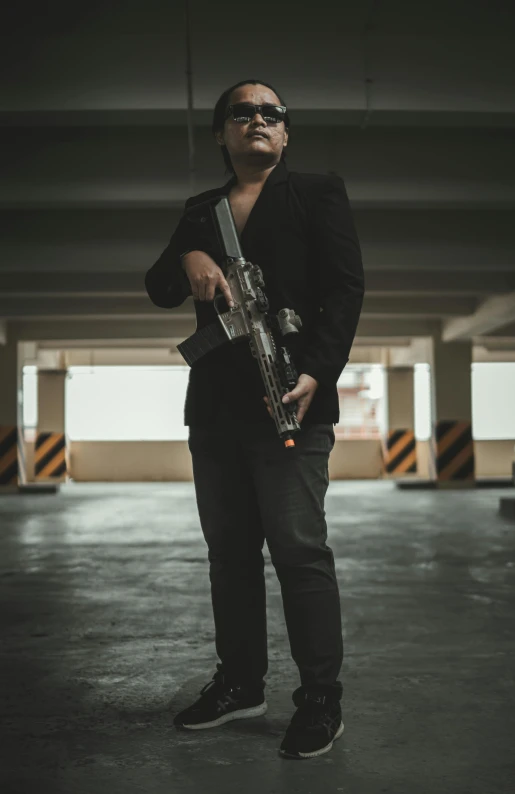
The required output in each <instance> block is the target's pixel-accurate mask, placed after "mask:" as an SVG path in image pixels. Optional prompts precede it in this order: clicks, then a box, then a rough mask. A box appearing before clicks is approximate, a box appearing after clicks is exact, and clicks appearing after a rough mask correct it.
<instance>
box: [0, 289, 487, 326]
mask: <svg viewBox="0 0 515 794" xmlns="http://www.w3.org/2000/svg"><path fill="white" fill-rule="evenodd" d="M476 304H477V300H476V298H473V297H467V296H458V295H450V296H449V295H444V296H442V295H440V296H428V297H426V296H422V295H418V296H407V297H406V296H401V297H399V296H388V295H384V296H375V295H371V294H369V293H367V294H366V295H365V299H364V303H363V310H362V317H363V318H366V319H368V318H385V319H388V318H390V317H403V318H406V319H407V318H413V319H417V318H444V317H452V316H456V315H463V316H467V315H470V313H471V312H472V311H474V309H475V308H476ZM185 312H186V313H187V314H190V315H191V317H192V318H194V317H195V308H194V302H193V299H192V298H188V299H187V300H186V301H185V302H184V304H183V306H181V307H178V308H177V309H162V308H159V307H157V306H154V305H153V304H152V303H151V301H150V300H149V298H148V297H135V296H131V297H120V296H118V295H109V296H96V297H88V298H82V297H80V296H75V297H73V298H71V297H62V296H60V297H41V296H40V297H37V298H35V297H33V296H31V297H28V296H27V297H13V296H11V297H9V298H0V317H3V318H5V319H18V320H24V319H30V318H52V319H58V318H61V319H64V318H68V319H74V318H75V317H84V318H86V317H96V318H97V319H98V318H105V319H108V318H109V317H111V316H116V317H122V316H125V317H127V318H130V317H134V318H135V319H137V320H144V319H150V320H151V319H155V318H156V317H159V316H163V317H169V318H170V320H171V321H173V320H174V318H175V317H176V316H179V317H181V318H182V317H183V316H184V313H185Z"/></svg>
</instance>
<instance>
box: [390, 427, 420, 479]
mask: <svg viewBox="0 0 515 794" xmlns="http://www.w3.org/2000/svg"><path fill="white" fill-rule="evenodd" d="M384 457H385V461H384V463H385V469H386V472H387V473H388V474H408V473H409V474H411V473H415V472H416V471H417V444H416V441H415V432H414V430H405V429H397V430H390V431H389V432H388V435H387V437H386V449H385V452H384Z"/></svg>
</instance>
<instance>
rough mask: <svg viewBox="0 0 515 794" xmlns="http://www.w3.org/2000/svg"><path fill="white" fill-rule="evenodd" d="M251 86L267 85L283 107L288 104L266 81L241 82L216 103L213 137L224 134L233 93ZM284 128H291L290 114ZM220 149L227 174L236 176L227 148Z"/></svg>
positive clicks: (285, 120) (212, 127) (285, 118)
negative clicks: (226, 115) (216, 133)
mask: <svg viewBox="0 0 515 794" xmlns="http://www.w3.org/2000/svg"><path fill="white" fill-rule="evenodd" d="M249 84H250V85H266V87H267V88H271V89H272V91H273V92H274V94H276V96H277V97H278V99H279V102H280V103H281V105H286V102H285V101H284V100H283V98H282V97H281V95H280V94H279V92H278V91H276V90H275V88H274V87H273V85H270V83H266V82H265V81H264V80H255V79H251V80H241V82H239V83H236V85H232V86H231V87H230V88H227V90H226V91H224V92H223V94H222V95H221V96H220V98H219V100H218V102H217V103H216V105H215V109H214V112H213V123H212V125H211V132H212V133H213V135H214V134H215V132H222V130H223V128H224V124H225V112H226V110H227V106H228V104H229V99H230V97H231V94H232V92H233V91H234V90H235V89H236V88H239V87H240V86H241V85H249ZM284 126H285V127H286V129H288V128H289V126H290V118H289V116H288V113H286V114H285V116H284ZM220 148H221V150H222V156H223V158H224V163H225V173H226V174H234V168H233V165H232V162H231V158H230V155H229V152H228V150H227V146H225V145H223V146H221V147H220ZM285 159H286V152H285V150H284V148H283V150H282V153H281V160H285Z"/></svg>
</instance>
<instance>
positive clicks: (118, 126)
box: [0, 0, 515, 350]
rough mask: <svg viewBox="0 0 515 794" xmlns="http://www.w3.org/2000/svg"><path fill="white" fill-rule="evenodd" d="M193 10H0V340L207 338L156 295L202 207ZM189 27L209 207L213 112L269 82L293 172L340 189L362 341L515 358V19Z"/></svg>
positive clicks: (116, 5) (235, 22)
mask: <svg viewBox="0 0 515 794" xmlns="http://www.w3.org/2000/svg"><path fill="white" fill-rule="evenodd" d="M183 8H184V4H183V3H170V2H169V1H168V2H164V0H147V2H145V3H144V4H143V3H142V2H135V1H133V2H131V1H130V0H125V2H123V3H122V2H110V3H109V4H103V3H99V2H89V3H87V4H83V5H81V6H78V5H77V4H70V3H64V2H62V3H56V2H54V3H50V4H48V3H46V4H44V5H41V7H40V10H39V11H38V9H35V10H34V12H33V13H31V14H30V15H28V14H27V13H26V11H25V10H24V6H22V5H17V6H16V5H15V4H12V7H10V8H9V10H8V11H7V12H5V13H6V16H5V18H4V20H3V32H2V35H1V36H0V38H1V39H2V41H1V47H0V60H1V63H2V73H1V78H0V123H1V125H2V126H1V129H0V135H1V143H2V147H1V150H0V160H1V163H0V165H1V168H2V174H3V178H2V181H1V183H0V224H1V241H0V326H2V327H3V328H4V329H5V328H7V331H8V332H9V329H10V330H11V331H12V333H15V334H16V335H19V338H21V339H35V340H38V339H39V340H46V342H52V340H53V341H54V342H58V341H59V340H60V341H61V342H64V341H65V340H68V341H69V342H73V340H77V343H80V344H84V343H85V341H87V340H88V339H91V340H97V341H98V343H99V344H100V343H101V341H102V340H110V342H109V343H110V344H112V340H117V339H118V340H124V344H127V343H129V342H130V343H131V344H132V342H133V341H134V343H135V344H137V343H138V340H141V343H142V344H149V342H148V340H160V339H161V340H163V342H166V343H168V342H169V341H170V340H180V339H181V338H184V336H187V335H189V334H190V333H192V332H193V331H194V330H195V323H194V314H193V306H192V302H191V300H190V301H187V302H186V303H185V304H184V305H183V306H182V307H180V308H179V309H177V310H172V311H165V310H160V309H158V308H156V307H154V306H153V305H152V304H151V303H150V302H149V301H148V299H147V298H146V295H145V291H144V286H143V277H144V273H145V271H146V270H147V269H148V268H149V267H150V266H151V265H152V264H153V262H154V261H155V260H156V259H157V257H158V256H159V254H160V253H161V251H162V250H163V248H164V247H165V246H166V244H167V242H168V240H169V238H170V236H171V233H172V232H173V229H174V228H175V225H176V223H177V221H178V218H179V217H180V213H181V208H182V206H183V204H184V201H185V199H186V198H187V196H188V195H190V182H189V173H188V146H187V130H186V78H185V21H184V13H183ZM190 9H191V25H192V51H193V84H194V106H195V112H194V121H195V146H196V174H195V179H196V191H195V192H199V191H200V190H204V189H207V188H210V187H215V186H217V185H219V184H222V183H223V182H225V181H226V179H227V177H226V175H225V174H224V169H223V163H222V160H221V157H220V152H219V150H218V147H217V146H216V145H215V143H214V141H213V140H212V137H211V133H210V122H211V113H212V108H213V106H214V104H215V102H216V100H217V98H218V96H219V95H220V93H221V92H222V91H223V90H224V89H225V88H226V87H227V86H228V85H230V84H232V83H234V82H237V81H238V80H240V79H242V78H243V77H257V78H258V79H263V80H266V81H269V82H271V83H272V84H274V85H276V87H277V89H278V90H279V92H280V93H281V94H282V95H283V97H284V99H285V101H286V102H287V104H288V106H289V108H290V115H291V120H292V128H291V134H290V145H289V149H288V165H289V168H290V169H291V170H299V171H311V172H317V173H326V172H327V171H335V172H337V173H338V174H340V175H341V176H342V177H343V178H344V180H345V182H346V185H347V190H348V193H349V198H350V200H351V204H352V207H353V212H354V217H355V221H356V226H357V228H358V233H359V237H360V241H361V246H362V250H363V260H364V266H365V273H366V287H367V294H366V299H365V305H364V309H363V315H362V319H361V322H360V325H359V328H358V337H357V340H356V343H357V344H365V343H367V340H369V343H370V344H372V343H374V344H377V340H378V339H379V340H380V339H384V341H385V344H390V343H393V342H394V341H395V340H399V341H401V340H406V339H408V340H409V339H410V338H411V337H416V336H424V335H427V334H432V333H436V334H440V333H442V334H443V336H444V338H446V339H449V340H450V339H473V340H475V341H477V343H478V344H479V343H480V342H481V344H482V345H483V340H484V339H486V340H488V344H487V345H486V346H483V347H484V349H485V350H486V349H490V350H494V349H496V348H495V344H496V342H495V340H496V339H499V340H506V339H510V338H511V337H513V338H514V339H515V308H514V298H513V294H514V291H515V228H514V223H513V219H514V212H513V210H514V209H515V147H514V146H513V141H514V128H515V61H514V59H513V40H514V33H515V6H513V4H507V3H501V2H490V3H488V4H487V3H486V2H477V3H474V4H470V3H466V2H453V3H448V2H442V0H440V1H439V2H434V3H432V4H431V6H428V7H421V6H420V5H417V4H416V3H413V2H409V3H408V2H406V1H405V0H402V2H401V1H399V2H389V3H388V4H380V3H379V2H359V3H358V2H354V3H349V2H341V3H339V4H334V3H333V2H319V3H317V5H316V7H307V6H306V7H305V10H304V8H303V7H301V6H299V5H298V4H297V3H295V4H293V3H283V4H277V3H272V2H269V0H263V2H260V4H259V7H258V8H255V7H254V6H253V11H252V12H249V11H248V9H247V8H246V7H245V6H242V4H241V3H236V2H224V3H221V4H220V3H218V4H216V3H212V2H205V0H191V2H190ZM131 340H132V341H131ZM502 344H503V345H505V348H503V349H506V341H503V342H502ZM499 345H501V342H499ZM508 347H509V345H508Z"/></svg>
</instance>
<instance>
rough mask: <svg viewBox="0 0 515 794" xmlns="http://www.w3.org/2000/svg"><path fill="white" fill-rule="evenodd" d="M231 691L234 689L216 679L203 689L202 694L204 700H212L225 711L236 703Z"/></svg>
mask: <svg viewBox="0 0 515 794" xmlns="http://www.w3.org/2000/svg"><path fill="white" fill-rule="evenodd" d="M231 691H232V687H227V685H226V684H224V683H223V681H221V680H217V679H214V680H213V681H209V682H208V683H207V684H206V685H205V686H203V687H202V689H201V690H200V694H201V696H202V697H204V698H209V699H212V700H213V701H215V702H216V703H217V704H218V705H219V706H220V708H222V709H223V708H225V707H226V706H227V705H228V704H229V703H236V700H235V699H234V697H233V696H232V695H231Z"/></svg>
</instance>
